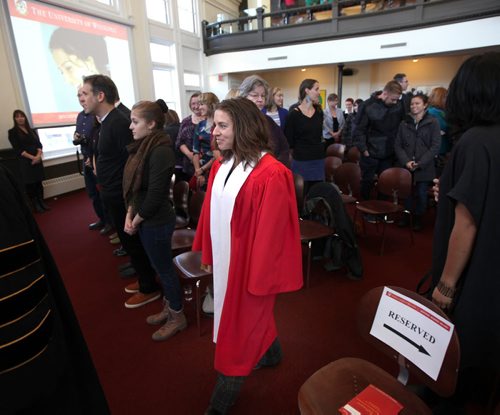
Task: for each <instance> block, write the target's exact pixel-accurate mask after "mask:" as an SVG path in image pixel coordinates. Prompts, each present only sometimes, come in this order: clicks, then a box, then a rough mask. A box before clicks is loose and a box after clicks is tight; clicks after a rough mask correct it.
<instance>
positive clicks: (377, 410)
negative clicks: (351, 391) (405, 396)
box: [339, 385, 403, 415]
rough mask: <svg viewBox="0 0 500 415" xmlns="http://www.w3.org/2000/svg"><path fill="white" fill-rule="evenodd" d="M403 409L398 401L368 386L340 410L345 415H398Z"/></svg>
mask: <svg viewBox="0 0 500 415" xmlns="http://www.w3.org/2000/svg"><path fill="white" fill-rule="evenodd" d="M401 409H403V405H401V404H400V403H399V402H398V401H397V400H396V399H394V398H393V397H391V396H389V395H388V394H387V393H385V392H383V391H381V390H380V389H378V388H376V387H375V386H373V385H368V386H367V387H366V388H365V389H363V390H362V391H361V392H360V393H359V394H357V395H356V396H355V397H354V398H352V399H351V400H350V401H349V402H347V403H346V404H345V405H344V406H343V407H341V408H339V412H340V413H341V414H343V415H397V414H399V412H400V411H401Z"/></svg>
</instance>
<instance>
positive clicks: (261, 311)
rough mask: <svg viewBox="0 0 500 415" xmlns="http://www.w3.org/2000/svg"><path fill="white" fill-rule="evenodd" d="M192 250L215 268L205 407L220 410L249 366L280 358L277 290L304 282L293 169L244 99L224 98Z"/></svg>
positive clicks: (210, 411) (232, 397) (291, 288)
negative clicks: (210, 380)
mask: <svg viewBox="0 0 500 415" xmlns="http://www.w3.org/2000/svg"><path fill="white" fill-rule="evenodd" d="M214 125H215V128H214V131H213V135H214V138H215V140H216V143H217V148H218V149H219V150H220V151H221V154H222V157H221V158H220V159H219V160H217V161H215V162H214V165H213V168H212V169H211V171H210V177H209V181H208V187H207V195H206V197H205V203H204V205H203V209H202V213H201V217H200V221H199V225H198V228H197V233H196V238H195V241H194V244H193V250H194V251H201V252H202V267H207V268H212V269H213V275H214V334H213V340H214V342H215V343H216V349H215V369H216V370H217V372H219V374H218V378H217V383H216V386H215V389H214V392H213V395H212V398H211V401H210V406H209V408H208V410H207V412H206V413H207V414H225V413H227V412H228V411H229V409H230V407H231V406H232V405H233V404H234V402H235V401H236V398H237V397H238V394H239V391H240V388H241V386H242V384H243V382H244V380H245V377H246V376H248V375H249V374H250V372H251V371H252V369H254V368H258V367H262V366H274V365H277V364H278V363H279V362H280V361H281V347H280V344H279V341H278V337H277V335H278V334H277V330H276V324H275V321H274V315H273V309H274V303H275V299H276V295H277V294H279V293H282V292H288V291H294V290H298V289H300V288H301V287H302V257H301V246H300V233H299V221H298V212H297V205H296V201H295V190H294V182H293V177H292V173H291V172H290V170H289V169H288V168H286V167H285V166H284V165H283V164H282V163H280V162H279V161H277V160H276V159H275V158H274V157H273V156H272V155H271V153H270V149H269V145H268V142H269V138H268V130H267V122H266V119H265V116H264V115H263V114H262V113H261V112H260V111H259V109H258V108H257V107H256V106H255V104H253V103H252V102H251V101H250V100H248V99H245V98H235V99H229V100H225V101H223V102H222V103H221V104H219V106H218V107H217V110H216V111H215V115H214Z"/></svg>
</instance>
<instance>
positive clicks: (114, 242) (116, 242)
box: [109, 236, 120, 245]
mask: <svg viewBox="0 0 500 415" xmlns="http://www.w3.org/2000/svg"><path fill="white" fill-rule="evenodd" d="M109 243H110V244H112V245H118V244H119V243H120V238H118V236H117V237H116V238H113V239H110V240H109Z"/></svg>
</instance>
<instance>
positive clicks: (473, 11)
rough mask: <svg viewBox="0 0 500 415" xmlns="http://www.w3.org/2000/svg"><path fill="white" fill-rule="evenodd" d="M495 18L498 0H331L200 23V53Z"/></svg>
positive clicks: (256, 11)
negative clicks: (318, 3) (201, 34)
mask: <svg viewBox="0 0 500 415" xmlns="http://www.w3.org/2000/svg"><path fill="white" fill-rule="evenodd" d="M496 15H500V1H499V0H474V1H472V0H406V1H405V0H357V1H356V0H333V2H330V3H329V4H322V5H317V6H309V7H300V8H293V9H286V10H280V11H275V12H271V13H264V9H262V8H258V9H256V10H255V15H253V16H245V17H241V18H239V19H232V20H224V21H220V22H215V23H208V22H207V21H203V22H202V25H203V31H202V32H203V44H204V51H205V54H206V55H213V54H216V53H223V52H233V51H240V50H245V49H257V48H268V47H275V46H285V45H291V44H295V43H304V42H314V41H321V40H332V39H336V38H345V37H354V36H365V35H369V34H373V33H386V32H393V31H399V30H407V29H412V28H418V27H426V26H436V25H439V24H446V23H452V22H460V21H466V20H471V19H477V18H481V17H489V16H496Z"/></svg>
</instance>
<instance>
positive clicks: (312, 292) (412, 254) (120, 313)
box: [36, 191, 434, 415]
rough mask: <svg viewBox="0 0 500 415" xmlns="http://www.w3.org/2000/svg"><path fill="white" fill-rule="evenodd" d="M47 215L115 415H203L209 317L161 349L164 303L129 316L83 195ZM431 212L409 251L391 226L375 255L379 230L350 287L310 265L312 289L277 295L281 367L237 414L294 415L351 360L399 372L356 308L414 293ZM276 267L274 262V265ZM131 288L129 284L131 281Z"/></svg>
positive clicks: (249, 393) (263, 374)
mask: <svg viewBox="0 0 500 415" xmlns="http://www.w3.org/2000/svg"><path fill="white" fill-rule="evenodd" d="M48 202H49V204H50V205H51V207H52V210H51V211H50V212H47V213H44V214H40V215H37V216H36V218H37V220H38V223H39V225H40V227H41V229H42V232H43V234H44V235H45V238H46V239H47V242H48V244H49V247H50V248H51V250H52V254H53V255H54V257H55V260H56V262H57V264H58V266H59V269H60V272H61V275H62V277H63V279H64V282H65V284H66V287H67V290H68V292H69V294H70V297H71V299H72V302H73V306H74V308H75V311H76V314H77V316H78V318H79V321H80V324H81V327H82V330H83V333H84V335H85V338H86V340H87V343H88V346H89V349H90V351H91V354H92V356H93V359H94V363H95V366H96V368H97V371H98V373H99V377H100V379H101V383H102V385H103V388H104V391H105V393H106V396H107V399H108V402H109V405H110V408H111V410H112V413H113V414H115V415H120V414H188V415H189V414H202V413H203V411H204V410H205V408H206V407H207V404H208V401H209V398H210V394H211V391H212V388H213V385H214V381H215V372H214V370H213V353H214V345H213V343H212V341H211V334H210V333H211V320H210V319H209V318H204V319H203V320H202V324H203V335H202V336H201V337H200V336H198V330H197V328H196V323H195V314H194V309H193V307H194V305H193V304H190V303H188V304H187V305H186V313H187V317H188V321H189V322H190V326H189V327H188V328H187V329H186V330H185V331H183V332H182V333H180V334H178V335H176V336H175V337H173V338H172V339H170V340H168V341H166V342H162V343H155V342H153V341H152V340H151V334H152V332H153V331H154V328H152V327H150V326H148V325H147V324H146V323H145V318H146V316H147V315H149V314H151V313H154V312H157V311H158V310H159V308H160V306H161V305H160V302H159V301H158V302H155V303H153V304H149V305H147V306H145V307H142V308H139V309H135V310H129V309H126V308H125V307H124V306H123V303H124V301H125V300H126V298H127V294H125V293H124V291H123V287H124V286H125V285H127V284H128V283H130V282H131V280H122V279H120V277H119V275H118V272H117V266H118V265H119V264H121V263H123V262H126V260H127V259H126V257H125V258H116V257H114V256H113V255H112V251H113V249H114V248H116V246H114V245H111V244H110V243H109V242H108V238H107V237H105V236H101V235H99V232H96V231H89V230H88V224H89V223H90V222H93V221H94V220H95V217H94V215H93V212H92V208H91V204H90V201H89V199H88V198H87V196H86V194H85V193H84V192H83V191H81V192H76V193H72V194H69V195H64V196H62V197H59V198H58V199H57V200H53V199H51V200H49V201H48ZM433 213H434V212H433V211H431V212H429V214H428V218H426V219H427V222H426V225H427V226H426V228H425V230H424V231H423V232H420V233H418V234H415V244H414V245H410V238H409V233H408V231H407V230H401V229H398V228H397V227H396V226H390V227H389V228H388V230H387V243H386V250H385V255H384V256H382V257H381V256H379V255H378V250H379V243H380V234H377V233H376V229H375V226H373V225H371V226H368V228H367V234H366V236H363V237H360V238H359V243H360V246H361V248H362V257H363V263H364V267H365V275H364V278H363V280H362V281H351V280H348V279H347V278H346V277H345V276H344V275H343V274H344V271H338V272H326V271H324V270H323V267H322V265H323V264H322V263H321V261H318V262H314V263H313V266H312V273H311V287H310V288H309V289H302V290H301V291H298V292H294V293H290V294H285V295H281V296H279V298H278V301H277V304H276V310H275V315H276V321H277V325H278V331H279V336H280V341H281V344H282V347H283V352H284V359H283V362H282V363H281V364H280V365H279V366H278V367H276V368H272V369H261V370H258V371H255V372H254V373H252V374H251V376H250V377H249V378H248V380H247V382H246V383H245V385H244V387H243V390H242V393H241V396H240V399H239V400H238V403H237V405H236V406H235V407H234V411H233V412H232V413H234V414H241V415H246V414H257V413H259V414H297V413H298V407H297V392H298V390H299V388H300V386H301V385H302V383H303V382H304V381H305V380H306V379H307V378H308V377H309V376H310V375H311V374H312V373H314V372H315V371H316V370H317V369H319V368H320V367H322V366H324V365H326V364H327V363H329V362H331V361H333V360H335V359H338V358H340V357H345V356H355V357H362V358H365V359H367V360H370V361H372V362H374V363H377V364H379V365H381V366H382V367H384V368H386V369H388V370H389V371H390V372H392V373H395V372H396V365H395V364H394V363H393V362H390V361H389V360H388V359H387V358H385V357H384V356H382V355H380V354H379V353H378V352H376V351H374V350H373V349H371V348H370V347H369V346H368V345H367V344H365V343H364V341H363V340H361V339H360V338H359V336H358V335H357V333H356V327H355V324H354V318H355V310H356V304H357V302H358V299H359V298H360V297H361V296H362V295H363V293H365V292H366V291H368V290H369V289H370V288H372V287H376V286H379V285H396V286H401V287H405V288H408V289H412V290H414V289H415V287H416V284H417V282H418V281H419V279H420V277H421V276H422V275H423V274H425V272H427V271H428V269H429V267H430V263H431V244H432V227H433V223H432V222H433V220H432V217H433ZM270 260H271V258H270ZM132 281H133V280H132Z"/></svg>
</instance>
